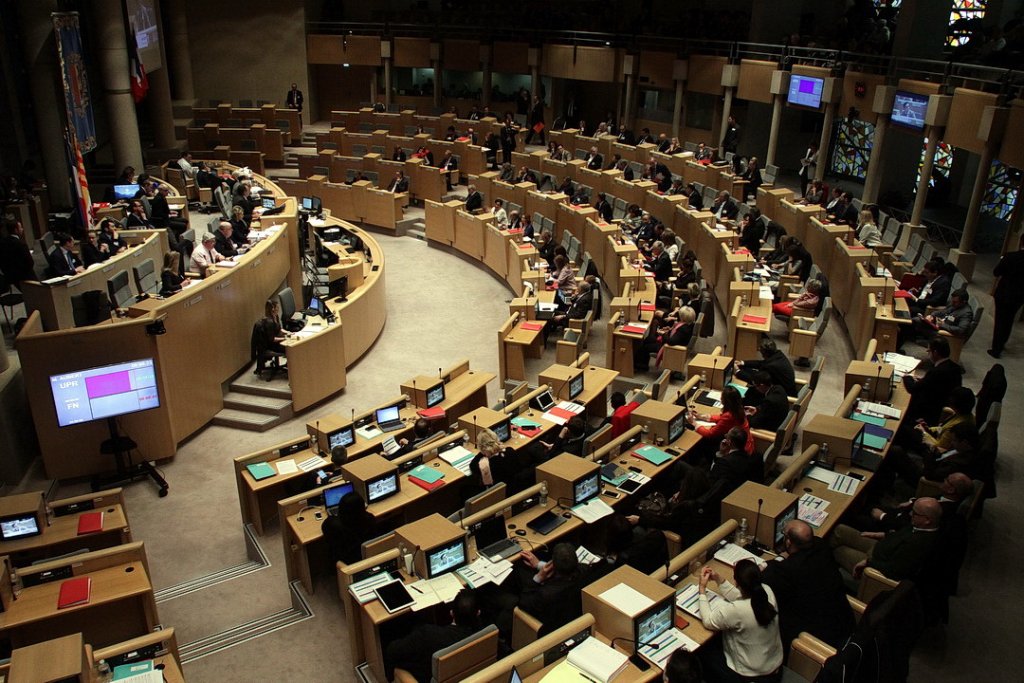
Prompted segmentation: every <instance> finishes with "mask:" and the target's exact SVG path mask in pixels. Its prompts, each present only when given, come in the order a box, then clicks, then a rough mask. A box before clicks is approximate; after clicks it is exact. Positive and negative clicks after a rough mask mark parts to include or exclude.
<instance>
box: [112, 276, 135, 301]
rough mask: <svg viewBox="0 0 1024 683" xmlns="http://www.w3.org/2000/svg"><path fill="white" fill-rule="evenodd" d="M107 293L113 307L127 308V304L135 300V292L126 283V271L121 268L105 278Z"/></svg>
mask: <svg viewBox="0 0 1024 683" xmlns="http://www.w3.org/2000/svg"><path fill="white" fill-rule="evenodd" d="M107 294H109V295H110V301H111V302H113V304H114V307H115V308H127V307H128V304H130V303H131V302H132V301H134V300H135V294H133V293H132V288H131V287H130V286H129V285H128V271H127V270H122V271H121V272H120V273H118V274H117V275H115V276H114V277H112V278H110V279H108V280H107Z"/></svg>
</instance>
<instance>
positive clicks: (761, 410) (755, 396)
mask: <svg viewBox="0 0 1024 683" xmlns="http://www.w3.org/2000/svg"><path fill="white" fill-rule="evenodd" d="M743 405H745V406H747V407H748V411H747V412H748V414H749V417H748V422H749V423H750V428H751V429H764V430H767V431H769V432H774V431H775V430H776V429H778V428H779V425H781V424H782V421H783V420H785V419H786V415H788V414H789V397H788V396H786V391H785V390H784V389H783V388H782V387H780V386H779V385H778V384H775V382H774V381H773V380H772V376H771V373H769V372H766V371H765V370H758V371H757V372H755V373H754V379H753V381H752V383H751V385H750V386H749V387H748V388H747V393H746V394H744V396H743Z"/></svg>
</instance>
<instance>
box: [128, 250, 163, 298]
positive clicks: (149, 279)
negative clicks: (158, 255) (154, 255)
mask: <svg viewBox="0 0 1024 683" xmlns="http://www.w3.org/2000/svg"><path fill="white" fill-rule="evenodd" d="M132 273H133V274H134V275H135V287H136V288H137V289H138V290H139V294H156V293H157V292H159V291H160V282H159V281H158V280H157V278H156V265H155V264H154V263H153V259H151V258H148V259H146V260H145V261H143V262H142V263H140V264H139V265H137V266H132Z"/></svg>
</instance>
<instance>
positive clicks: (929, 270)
mask: <svg viewBox="0 0 1024 683" xmlns="http://www.w3.org/2000/svg"><path fill="white" fill-rule="evenodd" d="M942 269H943V264H942V261H941V260H937V259H932V260H931V261H928V262H927V263H925V264H924V268H922V269H921V274H922V275H924V277H925V283H924V285H922V286H921V288H920V289H916V288H914V289H910V290H909V293H910V296H909V297H907V307H908V308H909V309H910V313H911V314H912V315H915V316H917V315H924V314H925V313H927V312H928V309H929V308H938V307H939V306H945V305H946V300H947V299H948V298H949V290H950V288H951V287H952V280H951V279H950V277H949V276H948V275H946V274H944V273H943V272H942Z"/></svg>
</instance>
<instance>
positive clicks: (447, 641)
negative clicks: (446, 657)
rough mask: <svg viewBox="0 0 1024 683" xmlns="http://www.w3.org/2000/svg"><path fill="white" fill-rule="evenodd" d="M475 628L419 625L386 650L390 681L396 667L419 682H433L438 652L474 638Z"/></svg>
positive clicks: (451, 625) (386, 663) (386, 665)
mask: <svg viewBox="0 0 1024 683" xmlns="http://www.w3.org/2000/svg"><path fill="white" fill-rule="evenodd" d="M475 631H476V629H475V628H474V627H472V626H459V625H457V624H448V625H446V626H441V625H438V624H418V625H417V626H415V627H414V628H413V629H412V630H411V631H408V632H407V633H406V635H404V636H403V637H401V638H398V639H397V640H392V641H391V642H389V643H388V644H387V646H386V647H385V649H384V662H385V668H386V669H387V675H388V680H391V679H392V677H393V674H394V670H395V669H396V668H398V669H403V670H405V671H408V672H409V673H410V674H412V675H413V678H415V679H416V680H417V681H429V680H431V675H432V660H433V657H434V653H435V652H437V651H438V650H443V649H444V648H446V647H448V646H449V645H454V644H455V643H457V642H459V641H460V640H462V639H463V638H468V637H469V636H471V635H473V633H474V632H475Z"/></svg>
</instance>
